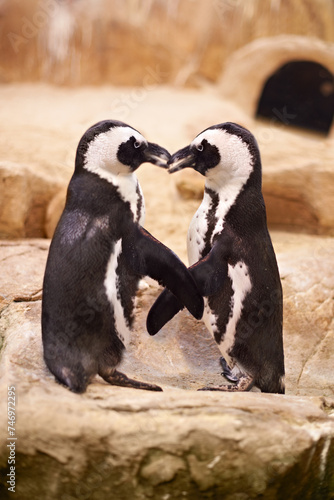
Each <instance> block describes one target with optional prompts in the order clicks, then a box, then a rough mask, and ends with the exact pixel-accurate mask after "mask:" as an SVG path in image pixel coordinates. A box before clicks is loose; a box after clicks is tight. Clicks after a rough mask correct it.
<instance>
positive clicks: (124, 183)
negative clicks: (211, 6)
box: [113, 174, 145, 225]
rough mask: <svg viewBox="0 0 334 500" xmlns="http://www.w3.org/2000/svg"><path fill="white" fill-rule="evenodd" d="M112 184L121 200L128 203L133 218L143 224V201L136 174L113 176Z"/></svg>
mask: <svg viewBox="0 0 334 500" xmlns="http://www.w3.org/2000/svg"><path fill="white" fill-rule="evenodd" d="M113 184H114V186H115V187H117V189H118V192H119V194H120V196H121V198H122V200H123V201H124V202H125V203H129V204H130V209H131V212H132V214H133V220H134V221H135V222H138V224H140V225H143V224H144V220H145V202H144V196H143V192H142V190H141V187H140V184H139V182H138V179H137V177H136V175H135V174H132V175H124V176H122V175H118V176H115V177H114V178H113Z"/></svg>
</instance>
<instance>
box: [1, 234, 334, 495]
mask: <svg viewBox="0 0 334 500" xmlns="http://www.w3.org/2000/svg"><path fill="white" fill-rule="evenodd" d="M273 237H274V243H275V248H276V251H277V255H278V261H279V266H280V272H281V277H282V283H283V288H284V297H285V320H284V342H285V355H286V378H287V395H285V396H281V395H272V394H267V395H265V394H261V393H256V392H254V393H253V392H251V393H243V394H224V393H203V392H197V391H196V389H197V388H199V387H201V386H203V385H206V384H207V383H219V382H221V380H222V379H221V375H220V373H219V372H220V370H219V364H218V358H219V351H218V349H217V346H216V344H215V342H214V341H213V340H212V339H211V338H210V336H209V334H208V332H207V331H206V329H205V328H204V326H203V325H202V323H201V322H197V321H195V320H193V319H192V318H191V317H190V316H189V314H188V313H186V312H182V313H180V314H179V315H178V316H176V317H175V318H174V319H173V320H172V321H171V322H170V323H169V325H166V326H165V327H164V329H163V330H162V331H161V332H160V333H159V334H158V335H157V336H156V337H154V338H151V337H149V335H148V334H147V332H146V330H145V320H146V314H147V311H148V308H149V307H150V305H151V304H152V302H153V300H154V299H155V297H156V296H157V294H158V292H159V288H158V286H157V285H154V283H153V282H151V281H150V280H148V284H149V286H148V287H146V288H145V287H143V289H142V291H141V292H140V293H139V295H138V299H137V314H136V324H135V330H134V334H133V339H132V341H131V344H130V346H129V349H128V351H127V353H126V356H125V360H124V362H123V366H122V369H123V370H124V372H125V373H127V374H128V375H129V376H132V377H135V378H138V379H140V380H145V381H148V382H156V383H159V384H160V385H161V386H162V387H163V389H164V392H163V393H155V394H153V393H149V392H145V391H138V390H137V391H136V390H133V389H125V388H119V387H112V386H109V385H108V384H106V383H105V382H104V381H103V380H102V379H100V378H99V377H96V378H95V379H94V381H93V383H92V384H91V385H90V386H89V387H88V390H87V392H86V393H85V394H83V395H76V394H73V393H71V392H70V391H69V390H68V389H66V388H64V387H62V386H60V385H59V384H57V383H56V382H55V381H54V378H53V376H52V375H51V374H50V373H49V372H48V370H47V369H46V367H45V365H44V362H43V358H42V345H41V331H40V315H41V301H40V299H41V287H42V277H43V271H44V266H45V262H46V257H47V252H48V242H47V241H45V240H26V241H22V242H17V243H13V242H2V243H1V246H0V262H1V263H2V272H1V276H0V282H1V290H2V291H3V292H2V294H3V296H2V302H1V316H0V333H1V338H2V339H3V344H2V349H1V368H0V377H1V378H0V393H1V402H2V403H1V404H2V410H3V411H1V419H2V424H3V428H4V429H6V428H7V424H6V415H7V410H6V404H5V402H6V401H7V391H8V387H12V386H13V387H15V394H16V401H17V406H16V420H17V423H16V437H17V440H15V453H16V490H15V491H16V492H17V494H18V497H19V498H20V499H22V500H25V499H27V500H28V499H30V498H36V499H37V500H53V499H57V500H58V499H59V498H61V499H64V500H65V499H71V498H95V499H99V498H105V497H106V498H110V499H111V500H112V499H115V500H116V499H117V500H118V499H122V498H124V500H125V499H127V498H133V499H134V500H137V499H138V500H139V499H142V498H152V499H153V500H154V499H161V498H165V499H175V500H176V499H179V498H198V499H202V498H203V499H204V498H227V499H231V500H232V499H235V500H237V499H241V498H245V499H246V498H259V496H260V495H261V497H262V498H277V499H284V498H291V499H296V500H297V499H299V498H306V499H307V498H308V499H312V500H330V499H331V498H333V493H334V483H333V477H334V420H333V417H334V397H333V387H334V379H333V370H332V360H331V359H330V357H331V356H330V352H331V351H330V349H332V350H333V322H332V321H333V320H332V319H333V289H334V287H333V280H334V274H333V272H332V271H331V262H333V252H334V242H333V240H332V239H331V238H323V237H311V236H303V237H301V238H299V237H298V236H295V237H292V236H291V235H289V234H286V233H281V234H280V233H274V235H273ZM32 270H33V273H32ZM7 437H9V436H7V433H3V435H1V442H0V464H1V470H2V480H1V481H2V485H3V486H4V487H5V488H6V489H5V496H4V498H7V496H8V498H10V497H9V494H10V492H8V490H7V488H8V485H7V484H6V480H7V478H6V474H7V473H8V453H9V448H8V447H7V444H8V439H7ZM6 494H7V496H6Z"/></svg>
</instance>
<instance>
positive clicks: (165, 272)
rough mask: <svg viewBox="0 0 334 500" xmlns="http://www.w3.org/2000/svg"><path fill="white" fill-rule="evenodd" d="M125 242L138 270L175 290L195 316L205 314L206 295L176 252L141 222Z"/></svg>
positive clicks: (126, 253) (128, 257)
mask: <svg viewBox="0 0 334 500" xmlns="http://www.w3.org/2000/svg"><path fill="white" fill-rule="evenodd" d="M122 246H123V253H124V257H125V259H126V261H127V262H128V264H129V266H130V267H131V269H132V271H133V272H134V273H135V274H138V275H139V276H150V277H151V278H153V279H154V280H156V281H158V282H159V283H160V285H162V286H164V287H166V288H168V290H171V292H172V296H174V295H175V296H176V297H177V299H178V300H179V301H180V303H181V304H182V307H183V304H184V305H185V306H186V308H187V309H188V310H189V312H190V313H191V314H192V315H193V316H194V317H195V318H197V319H200V318H201V317H202V316H203V309H204V302H203V297H202V295H201V294H200V292H199V291H198V288H197V286H196V283H195V280H194V278H192V276H191V274H190V272H189V271H188V269H187V268H186V266H185V265H184V264H183V263H182V262H181V260H180V259H179V258H178V257H177V255H175V253H174V252H172V251H171V250H170V249H169V248H167V247H166V246H165V245H163V244H162V243H160V242H159V241H158V240H157V239H155V238H154V237H153V236H152V235H151V234H150V233H149V232H148V231H146V230H145V229H144V228H142V227H140V226H138V225H135V226H132V230H131V231H128V232H127V233H126V236H124V237H123V243H122ZM173 294H174V295H173Z"/></svg>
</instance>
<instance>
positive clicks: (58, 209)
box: [45, 187, 67, 238]
mask: <svg viewBox="0 0 334 500" xmlns="http://www.w3.org/2000/svg"><path fill="white" fill-rule="evenodd" d="M66 193H67V187H66V188H63V189H61V190H60V191H59V192H58V193H57V194H56V195H55V196H54V197H53V198H52V200H51V201H50V203H49V204H48V206H47V209H46V217H45V234H46V237H47V238H52V236H53V233H54V232H55V229H56V226H57V224H58V221H59V219H60V216H61V214H62V213H63V210H64V207H65V202H66Z"/></svg>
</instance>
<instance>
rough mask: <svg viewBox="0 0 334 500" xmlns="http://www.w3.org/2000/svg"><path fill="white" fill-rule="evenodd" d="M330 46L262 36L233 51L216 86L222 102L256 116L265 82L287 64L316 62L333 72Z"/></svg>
mask: <svg viewBox="0 0 334 500" xmlns="http://www.w3.org/2000/svg"><path fill="white" fill-rule="evenodd" d="M332 53H333V44H332V43H327V42H325V41H324V40H320V39H319V38H313V37H310V36H297V35H295V34H279V35H278V36H269V37H266V36H262V37H261V38H258V39H256V40H253V41H251V43H248V44H245V45H243V46H242V47H241V48H240V49H239V50H236V51H235V52H234V53H233V54H232V55H231V56H230V57H229V58H228V60H227V61H226V63H225V70H224V72H223V74H222V77H221V79H220V82H219V85H220V88H221V92H222V94H223V96H224V98H225V99H228V100H232V101H234V102H235V103H236V104H238V105H239V106H240V107H241V108H242V109H243V110H244V111H245V112H246V113H247V114H248V115H250V116H255V113H256V110H257V105H258V102H259V98H260V97H261V93H262V90H263V87H264V85H265V83H266V81H267V79H268V78H269V77H270V76H271V75H272V74H273V73H275V71H277V70H278V69H279V68H280V67H282V66H283V65H284V64H286V63H288V62H290V61H304V60H306V61H316V62H317V63H319V64H321V65H323V66H324V67H325V68H328V70H329V71H330V72H332V73H334V61H333V57H332Z"/></svg>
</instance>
